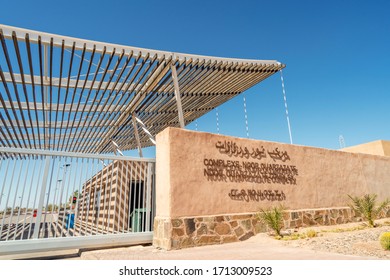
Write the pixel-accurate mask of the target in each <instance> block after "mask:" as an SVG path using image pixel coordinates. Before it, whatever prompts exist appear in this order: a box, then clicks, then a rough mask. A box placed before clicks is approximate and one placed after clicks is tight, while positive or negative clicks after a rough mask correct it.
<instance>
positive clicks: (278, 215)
mask: <svg viewBox="0 0 390 280" xmlns="http://www.w3.org/2000/svg"><path fill="white" fill-rule="evenodd" d="M283 210H284V207H283V206H281V205H280V206H274V207H271V208H268V209H266V210H264V209H260V213H259V214H258V217H259V219H260V221H262V222H263V223H265V224H266V225H267V226H269V227H270V228H271V229H273V230H274V231H275V233H276V235H277V236H279V237H281V236H282V234H281V230H282V228H283Z"/></svg>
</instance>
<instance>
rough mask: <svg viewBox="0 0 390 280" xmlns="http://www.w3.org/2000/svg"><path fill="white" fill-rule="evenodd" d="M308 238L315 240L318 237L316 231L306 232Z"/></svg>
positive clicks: (309, 230)
mask: <svg viewBox="0 0 390 280" xmlns="http://www.w3.org/2000/svg"><path fill="white" fill-rule="evenodd" d="M306 236H307V237H309V238H313V237H316V236H317V232H316V231H315V230H314V229H308V230H307V231H306Z"/></svg>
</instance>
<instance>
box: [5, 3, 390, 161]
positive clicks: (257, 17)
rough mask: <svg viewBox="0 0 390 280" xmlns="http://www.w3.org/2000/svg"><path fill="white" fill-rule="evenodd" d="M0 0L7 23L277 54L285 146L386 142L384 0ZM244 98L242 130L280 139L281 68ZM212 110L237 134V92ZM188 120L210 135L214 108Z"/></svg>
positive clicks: (151, 43) (223, 52)
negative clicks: (246, 109) (291, 143)
mask: <svg viewBox="0 0 390 280" xmlns="http://www.w3.org/2000/svg"><path fill="white" fill-rule="evenodd" d="M0 1H1V6H0V7H1V10H2V13H1V19H0V22H1V23H2V24H6V25H13V26H17V27H22V28H27V29H33V30H40V31H45V32H50V33H56V34H61V35H67V36H74V37H80V38H85V39H91V40H96V41H104V42H111V43H120V44H125V45H130V46H136V47H144V48H152V49H158V50H168V51H174V52H184V53H194V54H203V55H211V56H222V57H236V58H249V59H275V60H278V61H280V62H282V63H284V64H286V68H285V69H284V71H283V74H284V80H285V86H286V92H287V100H288V106H289V114H290V120H291V128H292V135H293V140H294V144H299V145H308V146H316V147H324V148H329V149H338V148H339V136H340V135H343V137H344V139H345V143H346V145H347V146H351V145H356V144H359V143H364V142H369V141H373V140H377V139H387V140H390V130H389V123H390V112H389V108H388V107H389V104H390V79H389V78H390V72H389V68H388V65H390V16H389V12H390V2H388V1H333V0H329V1H301V0H297V1H262V0H259V1H254V0H252V1H250V0H241V1H227V0H225V1H220V0H217V1H205V0H197V1H168V0H167V1H124V0H121V1H118V0H112V1H99V0H95V1H80V0H79V1H73V0H68V1H54V0H51V1H40V0H35V1H5V0H0ZM245 96H246V99H247V107H248V121H249V133H250V137H251V138H255V139H263V140H269V141H276V142H285V143H289V136H288V129H287V122H286V116H285V110H284V103H283V95H282V88H281V82H280V75H279V74H276V75H274V76H273V77H271V78H269V79H267V80H266V81H264V82H262V83H260V84H258V85H256V86H255V87H253V88H251V89H249V90H248V91H247V92H245ZM218 112H219V124H220V133H221V134H226V135H234V136H239V137H246V132H245V118H244V110H243V98H242V96H238V97H236V98H235V99H233V100H231V101H229V102H228V103H225V104H224V105H222V106H221V107H220V108H219V109H218ZM197 124H198V130H201V131H208V132H213V133H216V132H217V128H216V116H215V111H213V112H211V113H209V114H207V115H205V116H204V117H202V118H200V119H199V120H198V122H197ZM187 128H189V129H195V124H194V123H193V124H190V125H188V126H187ZM152 153H153V152H148V153H147V155H148V154H149V155H151V154H152ZM130 154H133V153H130Z"/></svg>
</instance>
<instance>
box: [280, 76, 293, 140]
mask: <svg viewBox="0 0 390 280" xmlns="http://www.w3.org/2000/svg"><path fill="white" fill-rule="evenodd" d="M279 72H280V80H281V81H282V90H283V98H284V107H285V108H286V118H287V126H288V133H289V135H290V144H292V143H293V140H292V136H291V126H290V118H289V116H288V108H287V98H286V90H285V89H284V79H283V72H282V69H280V70H279Z"/></svg>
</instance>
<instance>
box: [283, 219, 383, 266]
mask: <svg viewBox="0 0 390 280" xmlns="http://www.w3.org/2000/svg"><path fill="white" fill-rule="evenodd" d="M377 222H378V224H380V226H379V227H376V228H365V229H360V230H351V231H348V229H353V228H356V227H358V226H361V225H362V223H351V224H346V225H342V226H341V225H340V226H328V227H326V226H325V227H316V228H312V229H314V230H315V231H316V232H317V233H318V236H317V237H314V238H305V239H298V240H288V241H283V240H281V242H284V245H285V246H292V247H300V248H308V249H312V250H315V251H325V252H334V253H340V254H343V255H358V256H371V257H378V258H381V259H390V251H386V250H384V249H383V248H382V247H381V245H380V243H379V236H380V235H381V234H382V233H383V232H390V225H389V222H390V219H383V220H379V221H377ZM338 229H342V230H346V231H343V232H334V231H336V230H338ZM307 230H309V228H305V229H300V230H299V232H298V233H305V232H307Z"/></svg>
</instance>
